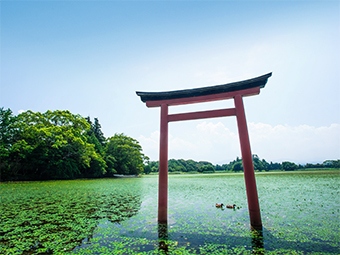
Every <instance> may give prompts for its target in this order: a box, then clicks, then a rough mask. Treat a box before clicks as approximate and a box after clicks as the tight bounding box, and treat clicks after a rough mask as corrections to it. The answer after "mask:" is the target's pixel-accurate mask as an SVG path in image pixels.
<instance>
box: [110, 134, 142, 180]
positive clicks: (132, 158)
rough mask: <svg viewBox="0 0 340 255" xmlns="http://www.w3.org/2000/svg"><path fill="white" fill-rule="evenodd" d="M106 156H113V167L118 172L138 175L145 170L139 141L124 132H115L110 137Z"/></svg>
mask: <svg viewBox="0 0 340 255" xmlns="http://www.w3.org/2000/svg"><path fill="white" fill-rule="evenodd" d="M105 154H106V156H105V157H106V158H108V157H111V158H112V159H114V160H112V169H114V171H116V173H118V174H128V175H137V174H141V173H142V172H143V170H144V160H146V159H147V157H145V155H144V154H143V153H142V147H141V146H140V144H139V142H138V141H137V140H135V139H133V138H131V137H128V136H125V135H124V134H115V135H114V136H113V137H111V138H109V139H108V142H107V144H106V149H105Z"/></svg>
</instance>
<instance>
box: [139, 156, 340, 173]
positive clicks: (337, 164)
mask: <svg viewBox="0 0 340 255" xmlns="http://www.w3.org/2000/svg"><path fill="white" fill-rule="evenodd" d="M253 164H254V170H255V171H259V172H262V171H278V170H279V171H294V170H307V169H325V168H336V169H339V168H340V160H326V161H324V162H323V163H322V164H320V163H317V164H311V163H308V164H306V165H300V164H299V165H298V164H295V163H294V162H289V161H284V162H282V163H273V162H270V163H268V162H267V161H266V160H265V159H260V158H259V157H258V156H257V155H256V154H253ZM168 171H169V172H170V173H178V172H198V173H214V172H221V171H223V172H243V165H242V158H239V157H237V158H236V159H235V160H233V161H231V162H229V163H228V164H223V165H219V164H217V165H213V164H212V163H210V162H207V161H198V162H197V161H194V160H191V159H189V160H184V159H170V160H169V161H168ZM154 172H158V161H148V162H147V164H146V165H145V167H144V173H145V174H149V173H154Z"/></svg>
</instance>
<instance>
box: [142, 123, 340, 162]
mask: <svg viewBox="0 0 340 255" xmlns="http://www.w3.org/2000/svg"><path fill="white" fill-rule="evenodd" d="M248 129H249V136H250V141H251V147H252V152H253V153H255V154H258V155H259V157H260V158H264V159H266V160H267V161H274V162H282V161H284V160H290V161H294V162H297V163H307V162H322V161H324V160H326V159H339V158H340V124H332V125H330V126H321V127H314V126H309V125H299V126H288V125H275V126H273V125H270V124H265V123H248ZM139 141H140V143H141V145H142V146H143V149H144V152H145V154H146V155H148V156H149V157H151V159H152V160H158V150H159V132H158V131H156V132H153V133H152V134H150V136H148V137H145V136H141V137H139ZM240 154H241V153H240V145H239V137H238V133H237V131H236V130H235V131H233V130H231V129H229V128H228V127H227V126H226V125H225V124H224V123H222V122H207V121H202V122H199V123H198V124H197V125H196V128H195V129H194V130H190V132H189V131H187V130H185V126H184V128H183V130H182V131H181V132H179V133H176V134H169V158H184V159H189V158H191V159H194V160H207V161H211V162H213V163H227V162H229V161H230V160H233V159H235V158H236V156H240Z"/></svg>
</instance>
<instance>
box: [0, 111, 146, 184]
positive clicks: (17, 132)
mask: <svg viewBox="0 0 340 255" xmlns="http://www.w3.org/2000/svg"><path fill="white" fill-rule="evenodd" d="M145 160H148V158H147V157H146V156H145V155H144V154H143V153H142V147H141V146H140V144H139V142H138V141H137V140H135V139H133V138H131V137H128V136H126V135H124V134H115V135H114V136H112V137H109V138H105V137H104V135H103V132H102V131H101V125H100V123H99V120H98V119H97V118H94V121H93V122H92V120H91V119H90V117H87V118H84V117H82V116H80V115H77V114H72V113H71V112H69V111H67V110H56V111H46V112H45V113H40V112H33V111H25V112H22V113H20V114H18V115H14V114H13V113H12V111H11V110H10V109H4V108H0V181H9V180H11V181H13V180H50V179H75V178H99V177H112V176H113V175H114V174H125V175H138V174H141V173H142V172H143V170H144V161H145Z"/></svg>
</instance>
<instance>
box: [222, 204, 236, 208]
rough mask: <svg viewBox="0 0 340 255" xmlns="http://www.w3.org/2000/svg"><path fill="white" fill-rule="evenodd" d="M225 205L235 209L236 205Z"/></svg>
mask: <svg viewBox="0 0 340 255" xmlns="http://www.w3.org/2000/svg"><path fill="white" fill-rule="evenodd" d="M225 207H227V208H229V209H235V207H236V205H235V204H233V205H226V206H225Z"/></svg>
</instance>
